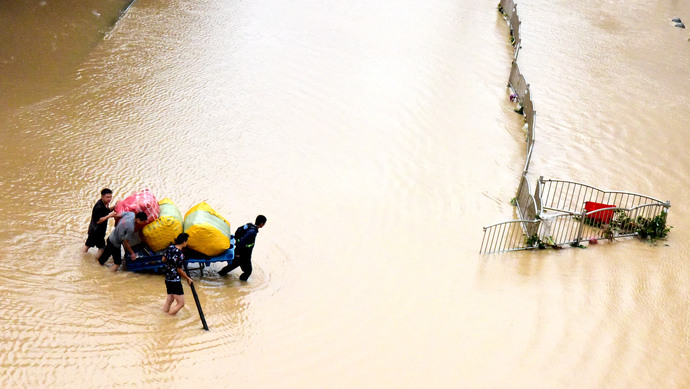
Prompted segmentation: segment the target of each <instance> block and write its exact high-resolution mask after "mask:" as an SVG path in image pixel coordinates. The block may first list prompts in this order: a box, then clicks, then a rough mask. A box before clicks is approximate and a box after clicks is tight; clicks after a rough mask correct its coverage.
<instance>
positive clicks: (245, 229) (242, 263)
mask: <svg viewBox="0 0 690 389" xmlns="http://www.w3.org/2000/svg"><path fill="white" fill-rule="evenodd" d="M265 225H266V216H264V215H259V216H257V217H256V222H255V223H254V224H252V223H247V224H245V225H243V226H242V227H240V228H238V229H237V231H235V258H234V259H233V261H232V262H231V263H228V265H227V266H225V267H224V268H222V269H220V271H219V272H218V274H220V275H221V276H224V275H227V274H228V273H229V272H231V271H233V270H234V269H235V268H237V267H239V268H241V269H242V275H240V280H242V281H247V280H248V279H249V276H250V275H251V274H252V250H254V242H255V241H256V235H257V234H258V233H259V228H261V227H263V226H265Z"/></svg>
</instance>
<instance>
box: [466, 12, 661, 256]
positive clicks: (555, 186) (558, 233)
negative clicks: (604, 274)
mask: <svg viewBox="0 0 690 389" xmlns="http://www.w3.org/2000/svg"><path fill="white" fill-rule="evenodd" d="M498 9H499V11H500V12H501V13H503V15H504V16H505V18H506V20H507V21H508V26H509V27H510V34H511V36H512V38H513V39H512V42H511V44H512V45H513V46H514V47H515V53H514V56H513V62H512V65H511V69H510V75H509V76H508V87H509V88H510V89H511V91H512V93H511V100H515V101H517V103H518V105H519V107H520V108H521V109H518V110H516V111H517V112H520V113H522V115H523V116H524V119H525V124H526V127H527V128H526V142H527V155H526V159H525V165H524V168H523V171H522V175H521V178H520V184H519V186H518V190H517V193H516V196H515V204H514V205H515V206H516V208H517V213H518V218H519V219H518V220H510V221H506V222H502V223H496V224H492V225H490V226H487V227H484V237H483V238H482V245H481V249H480V253H492V252H498V251H514V250H524V249H529V248H534V247H538V246H539V245H540V244H544V242H546V243H545V244H548V245H552V246H558V245H563V244H573V245H579V244H580V242H582V241H583V240H587V241H588V240H590V239H602V238H608V239H613V238H615V237H622V236H631V235H636V234H638V231H642V230H643V229H644V228H646V227H648V226H647V224H648V223H650V222H651V221H652V220H655V222H656V221H658V220H656V219H658V218H660V217H661V218H663V224H664V226H665V222H666V216H667V214H668V209H669V208H670V207H671V204H670V202H668V201H666V202H664V201H661V200H658V199H655V198H653V197H650V196H645V195H641V194H637V193H631V192H622V191H607V190H602V189H599V188H596V187H594V186H591V185H586V184H582V183H579V182H574V181H565V180H551V179H549V180H545V179H544V178H543V177H539V180H538V182H537V186H536V188H535V191H534V195H532V190H531V188H530V185H529V181H528V179H527V173H528V172H529V165H530V161H531V159H532V153H533V150H534V144H535V140H536V136H535V133H536V130H535V122H536V111H535V110H534V103H533V101H532V97H531V94H530V85H529V84H528V83H527V80H526V79H525V77H524V76H523V75H522V73H521V72H520V67H519V66H518V64H517V57H518V53H519V50H520V45H521V42H522V40H521V35H520V23H521V22H520V18H519V17H518V13H517V5H516V4H515V2H514V0H499V4H498ZM655 218H656V219H655Z"/></svg>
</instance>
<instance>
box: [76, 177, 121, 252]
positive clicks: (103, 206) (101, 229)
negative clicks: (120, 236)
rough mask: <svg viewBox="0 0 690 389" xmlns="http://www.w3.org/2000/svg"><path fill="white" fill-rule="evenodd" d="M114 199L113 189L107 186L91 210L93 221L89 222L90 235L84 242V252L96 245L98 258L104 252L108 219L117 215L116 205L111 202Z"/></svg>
mask: <svg viewBox="0 0 690 389" xmlns="http://www.w3.org/2000/svg"><path fill="white" fill-rule="evenodd" d="M112 200H113V191H112V190H110V189H108V188H105V189H103V190H102V191H101V199H100V200H98V201H97V202H96V205H94V206H93V211H92V212H91V223H89V232H88V234H89V236H88V238H86V243H84V252H87V251H89V249H90V248H91V247H94V246H96V247H97V248H98V253H97V254H96V258H99V257H100V256H101V254H103V249H104V248H105V231H106V229H107V228H108V219H110V218H111V217H113V216H115V214H116V212H115V211H113V209H114V208H115V206H112V207H110V202H111V201H112Z"/></svg>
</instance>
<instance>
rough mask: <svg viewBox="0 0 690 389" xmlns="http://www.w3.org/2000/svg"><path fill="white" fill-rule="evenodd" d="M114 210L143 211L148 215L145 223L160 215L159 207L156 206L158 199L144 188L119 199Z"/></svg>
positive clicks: (120, 211) (118, 211)
mask: <svg viewBox="0 0 690 389" xmlns="http://www.w3.org/2000/svg"><path fill="white" fill-rule="evenodd" d="M115 212H117V213H122V212H134V213H137V212H145V213H146V215H147V216H148V219H146V223H151V222H152V221H154V220H156V219H158V216H159V215H160V207H159V206H158V200H156V197H155V196H154V195H153V193H151V191H150V190H148V189H144V190H142V191H139V192H135V193H133V194H132V195H130V196H129V197H127V198H126V199H124V200H122V201H120V202H118V203H117V205H115Z"/></svg>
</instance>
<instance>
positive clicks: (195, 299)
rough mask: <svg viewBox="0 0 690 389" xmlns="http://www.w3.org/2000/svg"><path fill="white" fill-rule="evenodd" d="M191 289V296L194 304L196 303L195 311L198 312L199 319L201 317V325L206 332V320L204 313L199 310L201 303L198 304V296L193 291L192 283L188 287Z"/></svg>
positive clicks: (194, 290)
mask: <svg viewBox="0 0 690 389" xmlns="http://www.w3.org/2000/svg"><path fill="white" fill-rule="evenodd" d="M189 286H190V287H191V288H192V294H193V295H194V302H196V309H198V310H199V317H201V324H203V325H204V329H205V330H206V331H208V325H206V318H205V317H204V311H202V310H201V303H200V302H199V296H198V295H197V294H196V289H194V283H193V282H192V283H191V284H190V285H189Z"/></svg>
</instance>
